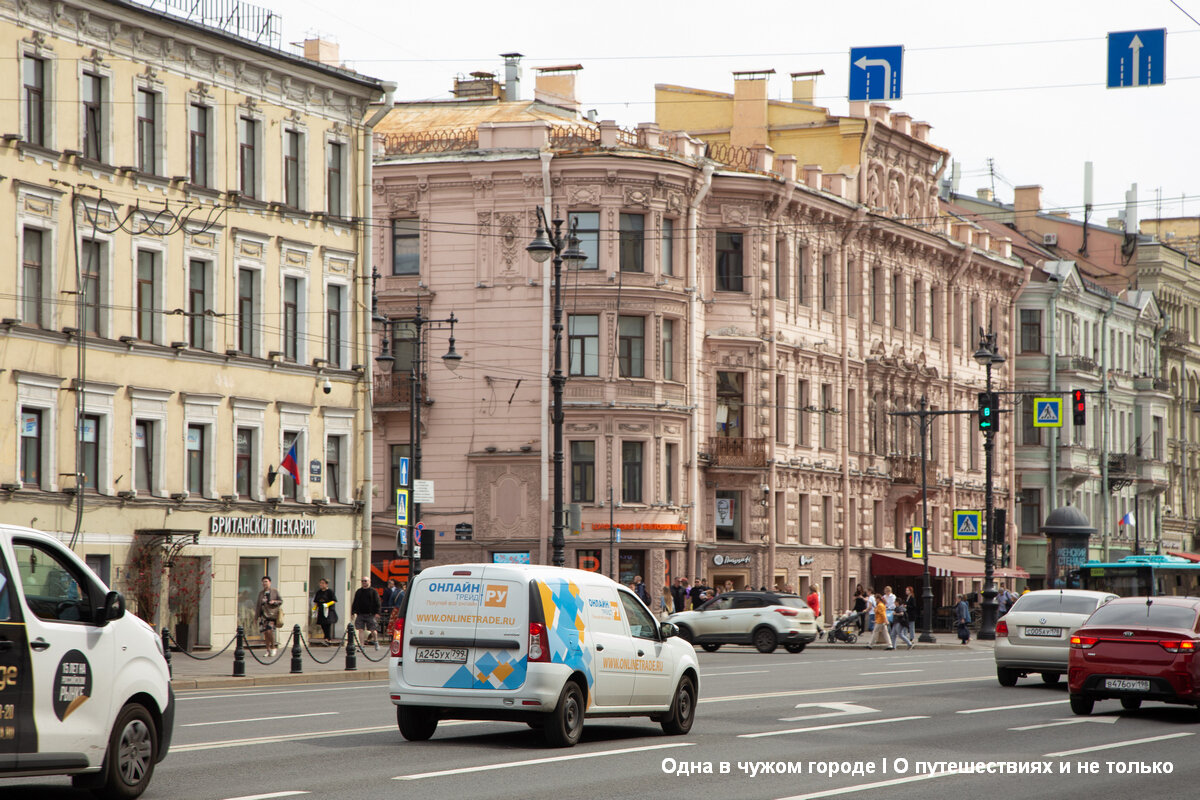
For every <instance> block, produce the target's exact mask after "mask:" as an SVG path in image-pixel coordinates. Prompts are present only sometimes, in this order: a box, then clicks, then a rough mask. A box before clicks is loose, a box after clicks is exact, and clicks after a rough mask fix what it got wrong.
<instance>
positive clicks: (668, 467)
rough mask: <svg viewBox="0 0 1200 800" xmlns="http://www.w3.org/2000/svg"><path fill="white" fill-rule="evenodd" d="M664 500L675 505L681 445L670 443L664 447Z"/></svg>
mask: <svg viewBox="0 0 1200 800" xmlns="http://www.w3.org/2000/svg"><path fill="white" fill-rule="evenodd" d="M663 480H664V481H665V487H664V490H663V502H665V503H667V504H669V505H675V501H676V496H675V495H676V491H675V487H676V484H677V483H678V481H679V445H677V444H668V445H666V446H665V447H664V448H663Z"/></svg>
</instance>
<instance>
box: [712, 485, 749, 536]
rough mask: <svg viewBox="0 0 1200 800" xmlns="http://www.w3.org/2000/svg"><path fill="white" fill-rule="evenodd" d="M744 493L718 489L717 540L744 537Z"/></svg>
mask: <svg viewBox="0 0 1200 800" xmlns="http://www.w3.org/2000/svg"><path fill="white" fill-rule="evenodd" d="M741 498H742V493H741V492H731V491H722V490H717V497H716V501H717V507H716V509H715V511H716V525H715V527H716V531H717V541H736V540H738V539H741V538H742V519H741V516H742V508H741V506H742V500H741Z"/></svg>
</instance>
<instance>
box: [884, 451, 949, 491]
mask: <svg viewBox="0 0 1200 800" xmlns="http://www.w3.org/2000/svg"><path fill="white" fill-rule="evenodd" d="M887 463H888V471H889V472H890V473H891V476H892V483H904V484H912V485H914V486H920V485H921V457H920V456H905V455H900V454H898V453H893V454H892V455H890V456H888V457H887ZM925 483H926V485H927V486H930V487H936V486H937V462H936V461H933V460H931V459H926V461H925Z"/></svg>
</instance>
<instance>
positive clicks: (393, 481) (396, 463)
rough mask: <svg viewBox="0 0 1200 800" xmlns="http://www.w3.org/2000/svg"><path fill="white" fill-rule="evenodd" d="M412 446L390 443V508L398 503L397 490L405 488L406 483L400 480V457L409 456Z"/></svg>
mask: <svg viewBox="0 0 1200 800" xmlns="http://www.w3.org/2000/svg"><path fill="white" fill-rule="evenodd" d="M410 450H411V448H410V447H409V446H408V445H406V444H393V445H388V456H389V458H390V463H391V470H390V472H389V473H388V508H394V507H395V505H396V490H397V489H403V488H404V486H405V484H403V483H401V482H400V459H402V458H408V457H409V454H410Z"/></svg>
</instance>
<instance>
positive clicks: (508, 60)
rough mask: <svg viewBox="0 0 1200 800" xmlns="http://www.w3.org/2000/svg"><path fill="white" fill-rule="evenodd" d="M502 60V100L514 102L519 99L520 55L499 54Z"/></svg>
mask: <svg viewBox="0 0 1200 800" xmlns="http://www.w3.org/2000/svg"><path fill="white" fill-rule="evenodd" d="M500 57H501V58H503V59H504V100H505V101H506V102H510V103H511V102H515V101H517V100H520V99H521V58H522V56H521V54H520V53H501V54H500Z"/></svg>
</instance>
